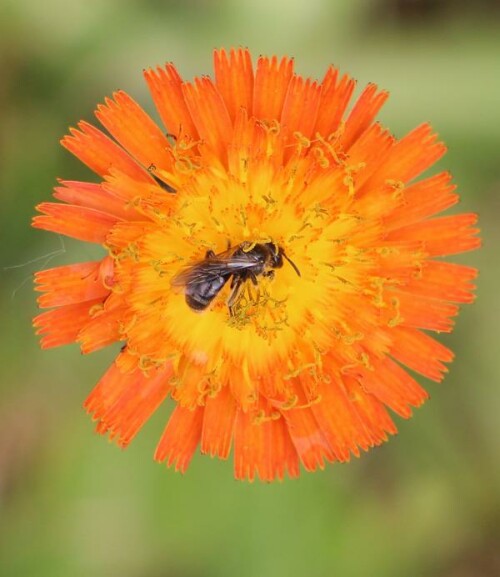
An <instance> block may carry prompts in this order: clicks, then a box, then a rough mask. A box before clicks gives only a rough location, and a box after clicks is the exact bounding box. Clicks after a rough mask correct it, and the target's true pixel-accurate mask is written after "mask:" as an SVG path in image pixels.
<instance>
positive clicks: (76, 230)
mask: <svg viewBox="0 0 500 577" xmlns="http://www.w3.org/2000/svg"><path fill="white" fill-rule="evenodd" d="M36 209H37V210H38V211H39V212H42V213H44V215H46V216H35V217H34V218H33V222H32V226H33V227H34V228H41V229H43V230H50V231H52V232H57V233H59V234H64V235H66V236H70V237H73V238H77V239H79V240H84V241H86V242H94V243H97V244H103V243H104V241H105V239H106V236H107V234H108V232H109V231H110V229H111V228H112V227H113V226H114V225H115V224H116V223H117V222H118V221H119V220H121V219H119V218H118V217H117V216H114V215H112V214H107V213H105V212H100V211H98V210H94V209H91V208H85V207H82V206H75V205H70V204H57V203H54V202H42V203H41V204H39V205H38V206H37V207H36Z"/></svg>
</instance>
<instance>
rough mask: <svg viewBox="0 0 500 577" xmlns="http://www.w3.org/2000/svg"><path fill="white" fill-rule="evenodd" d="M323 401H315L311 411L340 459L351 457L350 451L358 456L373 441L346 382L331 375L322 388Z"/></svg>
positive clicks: (336, 456) (344, 459)
mask: <svg viewBox="0 0 500 577" xmlns="http://www.w3.org/2000/svg"><path fill="white" fill-rule="evenodd" d="M320 395H321V401H320V402H319V403H315V404H314V405H312V412H313V414H314V417H315V418H316V421H317V422H318V425H319V427H320V429H321V431H322V432H323V435H324V436H325V438H326V440H327V441H328V443H329V445H330V447H331V448H332V451H333V453H334V454H335V458H336V459H337V460H338V461H348V460H349V459H350V456H351V453H353V454H354V455H356V456H359V448H358V447H361V448H362V449H365V450H366V449H368V447H370V446H372V445H373V441H371V438H370V434H369V433H368V432H367V431H366V430H365V426H364V424H363V422H362V420H361V418H360V416H359V415H358V413H357V412H356V408H355V406H354V405H353V404H352V403H351V402H350V400H349V398H348V396H347V393H346V390H345V388H344V386H343V384H342V383H341V382H339V381H337V380H336V379H335V378H334V377H331V381H330V382H328V383H323V384H322V386H321V389H320Z"/></svg>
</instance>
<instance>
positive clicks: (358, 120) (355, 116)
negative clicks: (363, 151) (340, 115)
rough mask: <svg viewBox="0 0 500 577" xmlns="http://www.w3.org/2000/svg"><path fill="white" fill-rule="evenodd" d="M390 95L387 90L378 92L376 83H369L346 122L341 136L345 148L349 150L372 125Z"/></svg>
mask: <svg viewBox="0 0 500 577" xmlns="http://www.w3.org/2000/svg"><path fill="white" fill-rule="evenodd" d="M388 97H389V93H388V92H386V91H385V90H381V91H380V92H378V88H377V86H376V85H375V84H368V86H367V87H366V88H365V89H364V90H363V92H362V93H361V96H360V97H359V98H358V100H357V101H356V104H355V105H354V107H353V109H352V110H351V112H350V114H349V116H348V118H347V120H346V122H345V130H344V133H343V134H342V136H341V138H340V141H341V143H342V146H343V147H344V149H345V150H349V148H350V147H351V146H352V145H353V144H354V142H355V141H356V140H357V139H358V138H359V137H360V136H361V135H362V134H363V132H364V131H365V130H366V129H367V128H369V127H370V125H371V124H372V122H373V121H374V120H375V117H376V116H377V114H378V111H379V110H380V109H381V108H382V106H383V104H384V102H385V101H386V100H387V98H388Z"/></svg>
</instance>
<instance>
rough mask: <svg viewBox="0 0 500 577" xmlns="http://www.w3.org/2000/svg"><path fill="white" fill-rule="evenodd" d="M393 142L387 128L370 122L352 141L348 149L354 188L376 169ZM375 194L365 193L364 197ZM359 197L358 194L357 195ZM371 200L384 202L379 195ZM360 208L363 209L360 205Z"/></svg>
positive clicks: (358, 186)
mask: <svg viewBox="0 0 500 577" xmlns="http://www.w3.org/2000/svg"><path fill="white" fill-rule="evenodd" d="M393 144H394V137H393V136H392V135H391V134H390V133H389V131H388V130H384V129H383V128H382V127H381V126H380V124H378V123H376V124H372V125H371V126H370V127H369V128H368V129H367V130H365V132H364V133H363V134H362V135H361V136H360V137H359V138H358V139H357V140H356V141H355V142H354V144H353V145H352V146H351V148H350V150H349V166H351V167H353V169H354V171H355V172H354V174H353V177H354V181H355V185H356V188H357V189H359V188H361V187H362V185H363V184H364V183H365V182H366V180H367V179H368V178H369V177H370V176H371V175H372V174H373V173H374V172H375V171H376V170H378V168H379V166H380V163H381V162H383V159H384V158H385V157H386V156H387V155H388V154H389V151H390V149H391V148H392V146H393ZM371 196H375V195H370V194H367V195H366V196H365V197H364V198H362V199H361V200H360V202H361V203H362V204H361V206H362V205H363V201H364V200H365V199H366V197H371ZM358 198H359V195H358ZM373 202H378V204H384V203H383V202H382V199H381V198H380V196H379V195H377V197H376V198H374V199H373ZM360 210H363V209H362V208H361V207H360Z"/></svg>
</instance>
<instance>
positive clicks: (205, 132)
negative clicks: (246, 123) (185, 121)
mask: <svg viewBox="0 0 500 577" xmlns="http://www.w3.org/2000/svg"><path fill="white" fill-rule="evenodd" d="M182 90H183V94H184V98H185V100H186V105H187V107H188V109H189V112H190V114H191V118H192V119H193V121H194V123H195V126H196V128H197V130H198V134H199V135H200V138H201V139H202V140H203V141H204V142H206V143H207V144H208V145H209V146H210V147H211V148H212V149H213V150H214V151H215V153H216V155H217V157H218V158H219V159H220V160H221V162H223V163H224V164H225V163H226V154H227V153H226V149H227V144H228V142H229V141H230V139H231V134H232V124H231V118H230V117H229V113H228V111H227V108H226V105H225V104H224V100H223V99H222V97H221V95H220V94H219V92H218V91H217V88H216V87H215V85H214V84H213V82H212V81H211V80H210V78H206V77H204V78H197V79H196V80H195V82H194V84H192V83H186V84H184V85H183V87H182Z"/></svg>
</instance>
